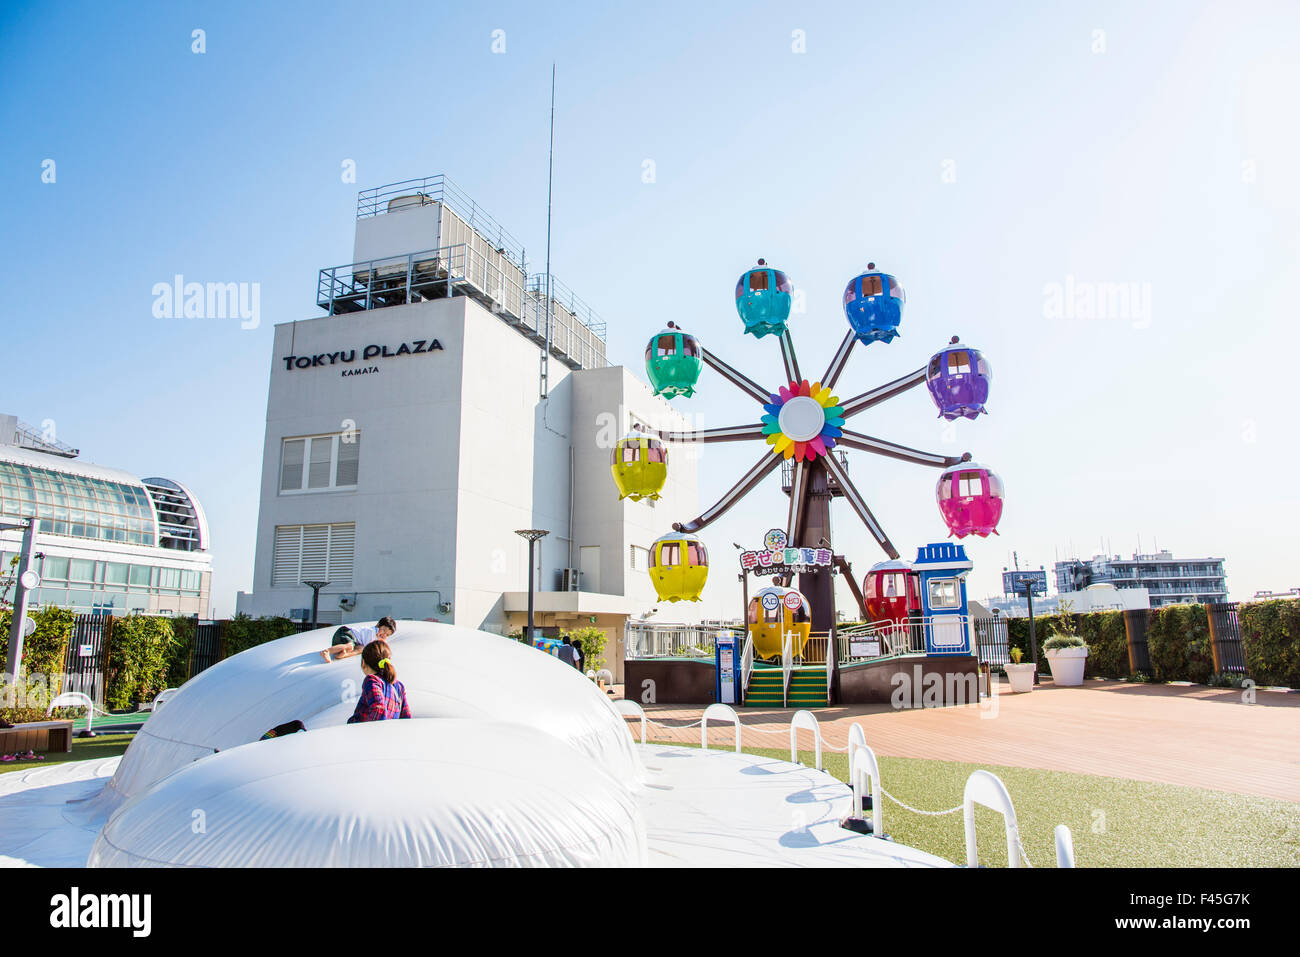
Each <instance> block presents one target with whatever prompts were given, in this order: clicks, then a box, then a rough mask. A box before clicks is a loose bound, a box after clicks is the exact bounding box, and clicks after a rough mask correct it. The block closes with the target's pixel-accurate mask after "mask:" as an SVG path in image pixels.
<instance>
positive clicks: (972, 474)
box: [935, 462, 1004, 538]
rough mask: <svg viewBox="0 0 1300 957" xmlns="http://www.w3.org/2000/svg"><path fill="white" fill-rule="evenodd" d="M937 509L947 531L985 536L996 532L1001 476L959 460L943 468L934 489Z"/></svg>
mask: <svg viewBox="0 0 1300 957" xmlns="http://www.w3.org/2000/svg"><path fill="white" fill-rule="evenodd" d="M935 498H936V499H937V500H938V502H939V512H940V514H942V515H943V520H944V522H946V523H947V525H948V534H949V535H956V536H957V537H958V538H965V537H966V536H967V535H980V536H982V537H987V536H988V535H989V533H990V532H991V533H993V534H995V535H996V534H997V531H998V521H999V520H1000V519H1001V518H1002V500H1003V498H1004V491H1003V486H1002V479H1000V478H998V476H997V473H995V472H994V471H993V470H992V469H987V468H985V467H984V466H982V465H980V464H978V463H976V462H961V463H959V464H957V465H954V466H951V467H950V468H947V469H945V470H944V473H943V475H941V476H939V484H938V486H937V487H936V489H935Z"/></svg>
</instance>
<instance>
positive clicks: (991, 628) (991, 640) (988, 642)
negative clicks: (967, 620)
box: [971, 615, 1011, 665]
mask: <svg viewBox="0 0 1300 957" xmlns="http://www.w3.org/2000/svg"><path fill="white" fill-rule="evenodd" d="M971 625H972V630H973V631H974V633H975V647H976V649H977V653H978V655H979V660H980V664H988V665H1007V664H1010V663H1011V650H1010V648H1009V647H1008V641H1007V639H1008V631H1007V620H1006V619H1005V618H1003V617H1002V616H1001V615H994V616H992V617H990V618H973V619H971Z"/></svg>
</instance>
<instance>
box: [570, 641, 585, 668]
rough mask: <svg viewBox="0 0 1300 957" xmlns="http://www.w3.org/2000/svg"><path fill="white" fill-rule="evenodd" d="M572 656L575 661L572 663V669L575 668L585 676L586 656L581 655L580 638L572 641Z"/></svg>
mask: <svg viewBox="0 0 1300 957" xmlns="http://www.w3.org/2000/svg"><path fill="white" fill-rule="evenodd" d="M573 655H574V657H575V658H576V659H577V660H576V661H575V662H574V663H573V667H575V668H577V669H578V670H579V671H581V672H582V673H583V674H584V675H585V674H586V673H587V656H586V655H585V654H583V651H582V639H581V638H574V639H573Z"/></svg>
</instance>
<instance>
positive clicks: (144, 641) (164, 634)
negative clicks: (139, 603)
mask: <svg viewBox="0 0 1300 957" xmlns="http://www.w3.org/2000/svg"><path fill="white" fill-rule="evenodd" d="M175 643H176V639H175V634H174V631H173V627H172V619H171V618H159V617H157V616H154V615H127V616H126V617H125V618H115V619H114V620H113V632H112V636H111V637H110V639H109V643H108V674H107V675H106V676H105V678H104V699H105V702H106V703H107V705H108V708H109V709H110V710H122V709H124V708H129V707H131V706H132V704H134V703H135V702H137V701H150V700H152V699H153V697H154V695H156V694H158V692H160V691H162V690H163V688H165V687H167V676H168V672H169V670H170V666H171V665H172V663H173V661H174V658H175V652H174V648H173V646H174V645H175Z"/></svg>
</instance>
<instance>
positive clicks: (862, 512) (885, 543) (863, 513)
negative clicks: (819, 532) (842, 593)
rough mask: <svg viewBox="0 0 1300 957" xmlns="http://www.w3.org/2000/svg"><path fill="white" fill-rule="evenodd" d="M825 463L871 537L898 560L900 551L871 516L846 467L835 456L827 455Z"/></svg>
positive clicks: (887, 553)
mask: <svg viewBox="0 0 1300 957" xmlns="http://www.w3.org/2000/svg"><path fill="white" fill-rule="evenodd" d="M823 461H825V463H826V470H827V471H828V472H830V473H831V476H832V477H833V478H834V479H835V481H837V482H839V483H840V488H841V489H843V490H844V497H845V498H846V499H848V500H849V505H850V507H852V509H853V511H855V512H857V513H858V518H860V519H862V524H863V525H865V526H867V531H869V532H870V533H871V537H872V538H874V539H875V540H876V542H877V543H878V544H879V545H880V547H881V548H883V549H884V550H885V554H886V555H888V556H889V557H890V558H897V557H898V549H897V548H895V547H894V543H893V542H891V541H890V540H889V536H888V535H886V534H885V530H884V529H883V528H881V527H880V523H879V522H877V521H876V516H874V515H872V514H871V509H869V508H868V507H867V502H866V499H864V498H863V497H862V493H861V492H859V491H858V488H857V486H856V485H854V484H853V482H852V481H850V480H849V473H848V472H847V471H846V470H845V468H844V466H842V465H841V464H840V463H839V460H838V459H836V457H835V456H833V455H827V456H826V457H825V458H824V459H823Z"/></svg>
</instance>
